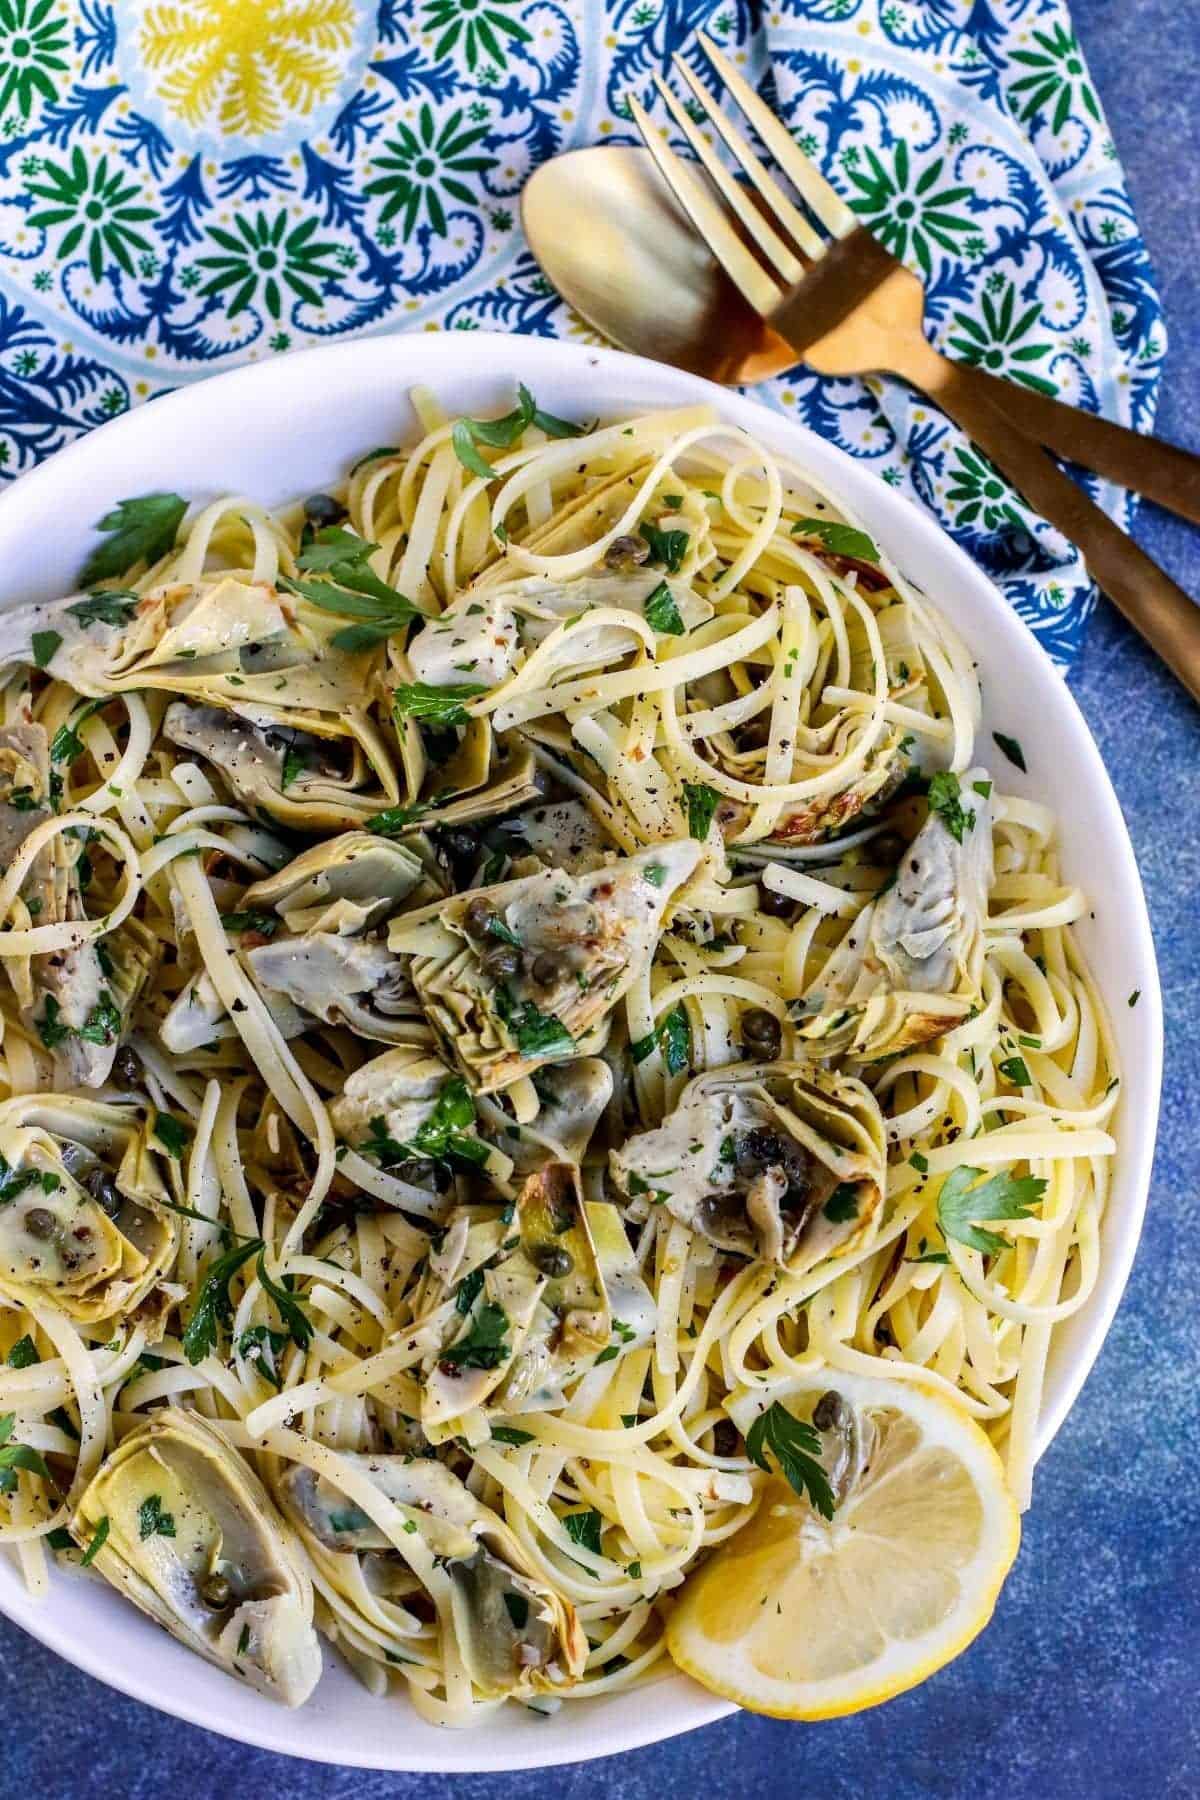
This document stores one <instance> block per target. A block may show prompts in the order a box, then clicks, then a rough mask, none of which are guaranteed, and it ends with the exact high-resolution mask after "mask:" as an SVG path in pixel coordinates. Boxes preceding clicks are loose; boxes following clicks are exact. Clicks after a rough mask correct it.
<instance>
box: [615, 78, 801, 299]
mask: <svg viewBox="0 0 1200 1800" xmlns="http://www.w3.org/2000/svg"><path fill="white" fill-rule="evenodd" d="M629 110H630V112H631V113H632V114H633V122H634V124H635V125H636V126H637V128H638V130H639V132H640V133H641V136H642V142H643V143H644V144H645V146H646V148H647V150H648V151H649V152H650V154H651V156H652V157H653V158H654V161H655V162H656V163H657V165H658V169H659V173H660V174H661V175H662V177H663V179H664V180H665V182H666V183H667V186H668V187H669V188H670V190H671V192H672V193H673V194H674V196H675V198H676V199H677V200H678V202H679V204H680V206H682V208H683V210H684V212H685V213H687V215H688V217H689V219H690V220H691V221H692V224H693V225H694V226H695V227H696V230H697V231H698V232H699V233H700V236H701V237H702V238H703V239H704V242H705V243H706V244H707V245H708V248H709V249H710V250H711V251H712V253H713V255H714V256H715V257H716V259H717V261H718V262H719V263H720V265H721V267H722V268H723V269H724V271H725V273H726V274H727V275H728V276H729V279H730V280H731V281H732V282H733V284H734V286H735V287H737V288H738V289H740V291H741V293H742V295H743V297H744V298H745V299H746V300H747V301H748V303H749V304H750V305H751V306H752V307H753V308H754V310H755V311H756V312H758V313H762V314H764V315H765V314H767V313H769V312H773V311H774V309H775V307H777V306H778V305H779V303H780V301H781V300H782V299H783V289H782V288H781V287H780V286H779V285H778V283H777V282H775V281H773V280H772V279H771V277H770V275H768V273H767V271H766V270H765V269H764V268H763V267H762V264H761V263H760V262H759V261H758V259H757V258H756V257H755V256H753V255H752V254H751V252H750V251H749V250H748V249H747V248H746V246H745V244H744V243H743V242H742V240H741V238H740V237H739V236H738V234H737V232H736V231H735V230H734V229H733V226H732V225H731V224H730V223H729V220H728V219H727V217H726V216H725V213H724V211H723V210H722V208H721V207H720V206H718V205H717V203H716V201H715V200H714V199H713V198H712V195H711V194H710V193H709V191H708V189H707V188H706V187H705V186H704V184H703V182H702V181H700V180H699V178H698V177H697V176H696V175H695V174H694V173H693V171H692V170H691V168H690V167H689V166H688V164H687V163H685V162H684V160H683V158H682V157H681V156H676V154H675V152H674V151H673V150H671V149H670V148H669V147H668V146H667V145H666V144H664V142H663V140H662V138H661V137H660V136H659V135H658V132H657V131H656V129H655V127H654V125H653V124H652V123H651V120H650V116H649V114H648V113H647V112H646V109H645V107H644V106H643V105H642V104H641V102H640V101H639V100H636V99H635V98H634V96H633V95H632V94H630V95H629Z"/></svg>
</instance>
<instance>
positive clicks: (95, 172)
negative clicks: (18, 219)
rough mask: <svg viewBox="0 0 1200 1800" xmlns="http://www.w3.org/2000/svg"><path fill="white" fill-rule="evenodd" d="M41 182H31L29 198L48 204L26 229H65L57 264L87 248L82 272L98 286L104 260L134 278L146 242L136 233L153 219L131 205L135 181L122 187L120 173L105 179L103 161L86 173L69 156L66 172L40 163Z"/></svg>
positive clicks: (76, 154) (79, 154)
mask: <svg viewBox="0 0 1200 1800" xmlns="http://www.w3.org/2000/svg"><path fill="white" fill-rule="evenodd" d="M42 175H43V177H44V179H43V180H42V181H31V182H30V183H29V192H30V193H31V194H35V195H37V197H38V198H39V199H42V200H49V201H50V202H51V204H50V205H49V206H46V207H43V208H42V210H41V211H40V212H35V213H30V215H29V223H30V224H31V225H42V226H45V227H47V228H48V227H50V226H53V225H65V226H66V227H67V230H66V231H65V232H64V233H63V235H62V237H61V239H60V240H59V245H58V257H59V260H60V262H61V261H64V260H65V259H66V258H67V257H68V256H71V255H73V254H74V252H75V251H76V250H78V248H79V246H80V245H81V244H82V243H84V242H85V240H86V243H87V256H88V266H89V268H90V269H91V271H92V274H93V276H94V277H95V279H96V280H97V281H99V280H100V279H101V278H102V276H103V274H104V261H105V256H106V254H107V255H108V256H111V257H114V258H115V259H116V261H117V262H118V263H120V265H121V267H122V268H123V269H124V271H125V273H126V274H127V275H132V274H133V273H134V267H133V257H132V254H131V252H132V251H134V250H149V249H150V247H151V246H150V241H149V239H148V238H144V237H143V236H142V234H141V232H140V231H139V230H138V229H137V227H138V226H139V225H141V224H142V223H143V222H144V221H145V220H146V219H152V218H153V217H154V208H153V207H152V206H142V205H135V204H134V202H135V201H140V200H141V199H142V190H141V188H140V187H139V186H138V184H137V182H136V181H126V179H125V177H124V175H123V174H122V172H121V170H120V169H114V170H113V171H112V173H111V174H110V173H109V166H108V157H107V156H102V157H100V159H99V161H98V162H96V163H94V164H93V165H92V167H90V168H89V167H88V163H87V160H86V158H85V157H84V154H83V151H82V150H80V149H79V148H78V147H77V148H76V149H74V150H72V152H71V161H70V165H69V166H68V167H63V165H61V164H60V163H52V162H49V161H45V162H43V164H42Z"/></svg>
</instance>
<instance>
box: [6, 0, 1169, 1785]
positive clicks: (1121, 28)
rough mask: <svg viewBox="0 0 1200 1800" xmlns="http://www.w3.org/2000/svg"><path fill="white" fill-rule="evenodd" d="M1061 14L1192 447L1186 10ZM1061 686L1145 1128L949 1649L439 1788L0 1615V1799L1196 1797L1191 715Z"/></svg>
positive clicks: (1120, 691) (1086, 685)
mask: <svg viewBox="0 0 1200 1800" xmlns="http://www.w3.org/2000/svg"><path fill="white" fill-rule="evenodd" d="M1074 11H1075V15H1076V19H1077V23H1078V28H1079V32H1080V36H1081V38H1082V39H1083V42H1084V47H1085V49H1086V50H1087V53H1088V56H1089V57H1090V60H1091V65H1092V69H1093V72H1094V75H1095V77H1096V82H1097V85H1098V87H1099V89H1100V92H1101V94H1102V95H1103V97H1104V101H1105V104H1106V106H1107V108H1108V111H1109V116H1110V119H1111V121H1112V125H1113V129H1114V132H1115V135H1116V139H1117V144H1118V148H1119V150H1120V152H1121V155H1122V157H1123V158H1124V160H1125V163H1126V166H1127V167H1128V170H1129V175H1130V181H1131V185H1132V188H1133V194H1134V199H1135V202H1136V204H1137V208H1138V214H1139V218H1140V219H1141V222H1142V225H1143V228H1144V231H1145V235H1146V238H1147V241H1148V243H1149V245H1150V250H1151V253H1152V254H1153V256H1154V258H1155V261H1156V263H1157V268H1158V274H1159V278H1160V280H1161V282H1162V285H1163V291H1164V299H1165V301H1166V307H1167V320H1168V324H1169V327H1170V331H1171V341H1172V348H1171V354H1170V357H1169V360H1168V363H1167V378H1166V382H1165V385H1164V391H1163V400H1162V405H1161V408H1160V412H1159V427H1160V429H1161V430H1162V431H1163V432H1164V433H1165V434H1166V435H1167V436H1169V437H1174V438H1176V439H1177V440H1179V441H1180V442H1183V443H1191V444H1192V445H1193V446H1200V420H1198V418H1197V410H1196V405H1195V398H1196V396H1197V395H1198V394H1200V280H1198V277H1197V271H1198V270H1200V192H1198V190H1197V185H1196V175H1195V171H1196V168H1197V167H1198V166H1200V108H1198V104H1197V94H1198V93H1200V12H1198V11H1197V10H1196V6H1195V0H1182V3H1180V0H1075V6H1074ZM1189 15H1190V17H1189ZM1138 535H1139V537H1140V538H1141V539H1142V541H1143V542H1144V543H1145V544H1146V546H1147V547H1148V548H1149V549H1150V550H1151V551H1152V553H1153V554H1154V555H1155V556H1157V557H1158V558H1159V559H1160V560H1162V561H1163V562H1164V563H1166V564H1167V565H1168V566H1169V567H1170V568H1171V569H1172V570H1173V572H1174V573H1175V575H1176V576H1177V577H1178V578H1179V579H1180V580H1181V581H1182V582H1183V583H1184V585H1185V586H1186V587H1187V588H1188V589H1189V591H1190V592H1192V593H1194V594H1200V531H1196V530H1193V529H1192V528H1190V527H1187V526H1183V525H1179V524H1177V523H1176V522H1174V521H1171V520H1168V519H1165V518H1163V517H1161V516H1159V515H1155V514H1153V513H1152V512H1150V511H1147V512H1145V513H1143V515H1142V517H1141V522H1140V524H1139V528H1138ZM1075 691H1076V693H1077V694H1078V696H1079V699H1080V702H1081V704H1082V706H1083V709H1084V711H1085V713H1086V714H1087V717H1088V720H1089V722H1090V724H1091V727H1092V730H1093V732H1094V733H1095V735H1096V737H1097V739H1098V741H1099V744H1100V748H1101V750H1102V752H1103V754H1104V758H1105V761H1106V762H1107V764H1108V767H1109V770H1110V771H1111V774H1112V777H1113V780H1114V782H1115V784H1116V788H1117V793H1118V795H1119V797H1120V800H1121V804H1122V806H1123V807H1124V810H1125V817H1126V819H1127V820H1128V823H1129V829H1130V833H1131V835H1132V837H1133V842H1134V846H1135V849H1136V851H1137V856H1138V862H1139V864H1140V867H1141V871H1142V877H1143V879H1144V881H1145V884H1146V891H1147V894H1148V896H1149V901H1150V912H1151V916H1152V919H1153V923H1154V931H1155V936H1156V939H1157V942H1158V954H1159V959H1160V965H1161V970H1162V983H1163V990H1164V997H1165V1001H1166V1017H1167V1066H1166V1086H1165V1090H1164V1095H1163V1115H1162V1127H1161V1132H1160V1137H1159V1147H1158V1157H1157V1161H1156V1164H1155V1171H1154V1186H1153V1191H1152V1194H1151V1198H1150V1211H1149V1217H1148V1220H1147V1225H1146V1230H1145V1234H1144V1236H1143V1238H1142V1244H1141V1248H1140V1250H1139V1252H1138V1258H1137V1263H1136V1266H1135V1268H1134V1272H1133V1277H1132V1280H1131V1281H1130V1284H1129V1288H1128V1291H1127V1293H1126V1296H1125V1299H1124V1302H1123V1304H1122V1307H1121V1310H1120V1312H1119V1314H1118V1316H1117V1320H1116V1324H1115V1325H1114V1327H1113V1330H1112V1333H1111V1335H1110V1336H1109V1339H1108V1342H1107V1344H1106V1345H1105V1348H1104V1351H1103V1353H1102V1354H1101V1357H1100V1360H1099V1362H1098V1363H1097V1365H1096V1368H1095V1371H1094V1372H1093V1374H1092V1376H1091V1379H1090V1380H1089V1382H1088V1385H1087V1387H1086V1389H1085V1390H1084V1393H1083V1396H1082V1398H1081V1399H1080V1401H1079V1403H1078V1404H1077V1406H1076V1407H1075V1410H1074V1412H1073V1413H1072V1414H1071V1417H1070V1419H1069V1420H1068V1422H1067V1424H1066V1425H1065V1426H1064V1428H1063V1430H1062V1431H1061V1433H1060V1434H1059V1436H1058V1439H1057V1440H1056V1442H1055V1444H1054V1445H1053V1447H1052V1449H1051V1450H1050V1451H1049V1453H1048V1455H1047V1456H1046V1458H1045V1460H1044V1462H1043V1464H1042V1466H1041V1468H1040V1469H1039V1471H1038V1484H1037V1494H1036V1501H1035V1505H1034V1508H1033V1510H1032V1512H1031V1513H1029V1514H1028V1515H1027V1517H1026V1520H1025V1540H1024V1545H1023V1547H1022V1550H1021V1555H1020V1559H1019V1561H1018V1563H1017V1567H1016V1570H1015V1572H1014V1574H1013V1575H1012V1577H1011V1579H1010V1580H1009V1583H1008V1585H1007V1587H1006V1588H1005V1590H1004V1593H1003V1595H1002V1596H1001V1600H1000V1604H999V1606H998V1608H997V1611H996V1617H995V1619H994V1621H993V1623H992V1625H991V1627H990V1629H989V1630H988V1631H987V1632H986V1633H985V1634H984V1636H983V1637H982V1638H981V1639H980V1640H979V1641H978V1642H977V1643H976V1644H975V1645H974V1646H973V1648H972V1649H971V1650H969V1651H968V1652H967V1654H966V1655H965V1656H963V1657H960V1659H959V1660H958V1661H957V1662H955V1663H953V1664H952V1665H951V1666H950V1667H949V1668H948V1669H945V1670H943V1672H942V1673H941V1674H940V1675H938V1676H937V1677H935V1678H934V1680H932V1681H930V1682H929V1683H927V1684H926V1686H924V1687H923V1688H921V1689H919V1690H918V1691H917V1692H915V1693H913V1694H909V1695H906V1696H904V1697H903V1698H901V1699H899V1700H896V1701H893V1702H892V1704H891V1705H890V1706H887V1707H884V1708H881V1709H879V1710H877V1711H875V1712H869V1713H865V1714H863V1715H861V1716H860V1717H858V1718H854V1719H846V1720H841V1721H837V1722H834V1723H830V1724H826V1725H819V1726H811V1727H807V1728H805V1727H803V1726H795V1725H785V1724H779V1723H776V1722H775V1721H772V1720H769V1719H755V1718H750V1717H748V1716H744V1715H743V1716H738V1717H734V1718H731V1719H727V1720H724V1721H722V1722H721V1723H720V1724H718V1725H713V1726H710V1727H709V1728H708V1729H707V1730H705V1731H701V1732H695V1733H693V1734H692V1735H691V1736H689V1737H685V1738H679V1739H676V1740H675V1741H673V1742H671V1743H668V1744H661V1745H658V1746H655V1747H653V1748H650V1749H646V1750H640V1751H635V1752H634V1753H632V1754H631V1755H629V1756H626V1757H622V1758H618V1759H615V1760H612V1761H608V1762H604V1763H600V1764H593V1765H590V1766H585V1765H573V1766H571V1767H569V1768H565V1769H561V1770H550V1771H547V1772H546V1773H544V1774H538V1773H536V1772H535V1773H530V1774H526V1775H512V1776H498V1777H490V1776H479V1777H457V1778H439V1777H437V1776H417V1775H411V1776H405V1775H380V1774H369V1773H364V1772H361V1771H355V1770H349V1769H345V1770H337V1769H323V1768H320V1767H318V1766H315V1765H309V1764H303V1763H298V1762H293V1761H289V1760H287V1759H284V1758H279V1757H275V1756H271V1755H268V1754H267V1753H265V1752H263V1751H258V1750H247V1749H243V1748H242V1747H241V1746H239V1745H236V1744H231V1743H227V1742H225V1741H224V1740H222V1739H220V1738H217V1737H213V1736H211V1735H210V1734H209V1733H207V1732H204V1731H200V1730H197V1729H196V1728H194V1727H192V1726H189V1725H183V1724H180V1723H178V1722H177V1721H176V1720H174V1719H170V1718H167V1717H165V1716H164V1715H162V1714H160V1713H157V1712H153V1711H151V1710H150V1709H149V1708H146V1707H143V1706H139V1705H138V1704H136V1703H135V1702H134V1701H132V1700H127V1699H125V1698H124V1697H123V1696H122V1695H120V1694H117V1693H115V1692H113V1691H112V1690H111V1689H109V1688H105V1687H102V1686H101V1685H100V1684H99V1683H97V1682H94V1681H92V1680H90V1679H89V1678H88V1677H87V1676H84V1675H81V1674H79V1673H78V1672H77V1671H76V1670H74V1669H72V1668H70V1667H69V1666H68V1665H67V1664H66V1663H64V1662H60V1661H59V1660H58V1658H57V1657H55V1656H53V1655H51V1653H50V1652H49V1651H47V1650H43V1649H42V1648H41V1646H40V1645H39V1644H36V1643H35V1642H34V1641H33V1639H32V1638H29V1637H26V1636H25V1635H24V1633H23V1632H21V1631H19V1630H18V1629H17V1628H16V1626H13V1625H9V1624H8V1623H7V1622H6V1621H4V1620H0V1719H2V1720H3V1721H4V1722H5V1730H4V1733H3V1738H4V1742H3V1752H2V1754H0V1800H16V1797H17V1796H22V1797H24V1796H25V1795H31V1796H37V1797H38V1800H60V1797H61V1800H92V1797H93V1796H95V1797H96V1800H100V1797H103V1800H143V1796H144V1797H145V1800H151V1797H153V1800H163V1796H164V1795H167V1796H175V1795H180V1796H187V1797H188V1800H208V1796H219V1795H220V1796H224V1795H234V1794H237V1795H240V1796H245V1797H247V1800H259V1796H265V1795H279V1796H287V1800H317V1797H318V1796H319V1797H320V1800H343V1797H344V1800H350V1797H351V1796H353V1800H382V1796H385V1795H386V1796H388V1797H389V1800H409V1797H410V1796H416V1795H418V1794H420V1795H421V1796H422V1800H442V1797H443V1796H445V1797H446V1800H449V1796H450V1795H451V1794H453V1795H454V1796H455V1797H456V1800H529V1797H531V1796H534V1795H537V1796H540V1795H543V1794H554V1795H555V1797H556V1800H576V1796H579V1797H580V1800H582V1796H584V1795H586V1796H587V1800H608V1797H609V1796H612V1797H613V1800H617V1797H618V1796H619V1800H643V1797H646V1800H650V1797H653V1800H668V1797H674V1796H684V1795H688V1796H691V1795H704V1794H706V1793H709V1792H719V1793H721V1794H728V1795H731V1796H737V1800H752V1797H756V1796H759V1795H763V1796H766V1795H772V1796H774V1795H795V1794H800V1793H801V1792H804V1793H807V1794H811V1795H813V1796H815V1797H817V1800H874V1797H875V1796H886V1800H966V1797H968V1796H969V1797H971V1800H1025V1796H1029V1797H1030V1800H1033V1797H1034V1796H1037V1800H1077V1797H1078V1800H1085V1797H1086V1800H1110V1797H1111V1800H1118V1797H1119V1800H1140V1797H1141V1796H1145V1797H1146V1800H1175V1797H1176V1796H1178V1797H1180V1800H1182V1797H1184V1796H1186V1797H1187V1800H1193V1797H1194V1796H1196V1795H1198V1794H1200V1708H1198V1707H1197V1705H1196V1685H1197V1674H1198V1672H1200V1657H1198V1653H1197V1645H1198V1643H1200V1578H1198V1576H1197V1550H1198V1545H1200V1456H1198V1454H1197V1441H1198V1431H1197V1407H1196V1403H1195V1391H1196V1380H1197V1373H1198V1371H1200V1326H1198V1321H1200V1205H1198V1201H1197V1196H1198V1194H1200V1181H1198V1179H1197V1165H1198V1162H1200V1154H1198V1153H1200V1123H1198V1120H1200V975H1198V973H1197V963H1196V961H1195V960H1194V956H1193V949H1194V946H1195V943H1196V936H1197V917H1196V913H1197V901H1198V899H1200V710H1198V709H1197V708H1196V707H1194V706H1193V705H1192V704H1191V703H1190V702H1189V701H1188V700H1187V699H1186V698H1185V697H1184V695H1183V694H1182V692H1181V691H1180V690H1179V689H1178V688H1177V687H1176V686H1175V684H1174V683H1173V681H1172V680H1171V678H1170V677H1169V676H1168V675H1167V674H1166V673H1165V672H1164V670H1163V669H1162V668H1161V667H1160V666H1159V665H1158V664H1157V663H1156V662H1155V661H1154V659H1153V658H1152V657H1151V656H1150V655H1149V654H1148V653H1147V652H1145V651H1143V650H1142V649H1141V648H1140V646H1139V643H1138V641H1137V640H1136V639H1135V638H1133V637H1132V636H1131V634H1130V633H1129V632H1128V631H1127V630H1126V629H1125V628H1124V626H1123V625H1122V623H1121V622H1120V620H1118V619H1117V618H1116V617H1115V615H1114V614H1113V613H1111V611H1110V610H1109V609H1108V608H1107V607H1103V608H1102V610H1101V612H1100V614H1099V615H1098V617H1097V618H1096V619H1095V621H1094V623H1093V625H1092V628H1091V635H1090V637H1089V640H1088V646H1087V650H1086V652H1085V655H1084V658H1083V662H1082V666H1081V667H1080V669H1079V671H1078V673H1077V676H1076V678H1075ZM1102 878H1103V876H1102V871H1099V870H1098V871H1096V873H1095V877H1094V879H1095V881H1096V885H1097V887H1098V888H1099V887H1100V885H1101V883H1102ZM647 1703H648V1704H649V1705H651V1706H652V1705H653V1704H654V1701H653V1697H652V1696H651V1697H650V1698H649V1699H648V1702H647ZM397 1728H398V1729H403V1726H402V1724H401V1723H400V1720H399V1716H398V1720H397Z"/></svg>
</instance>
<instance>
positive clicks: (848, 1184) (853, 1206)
mask: <svg viewBox="0 0 1200 1800" xmlns="http://www.w3.org/2000/svg"><path fill="white" fill-rule="evenodd" d="M821 1210H822V1212H823V1213H824V1214H825V1217H826V1218H827V1219H828V1220H829V1221H830V1223H831V1224H834V1225H845V1224H846V1223H847V1222H848V1221H849V1220H850V1219H857V1217H858V1185H857V1183H856V1182H853V1181H839V1183H838V1185H837V1186H836V1187H835V1188H834V1190H833V1192H832V1194H830V1196H829V1198H828V1200H827V1201H826V1202H825V1204H824V1206H823V1207H822V1208H821Z"/></svg>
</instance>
